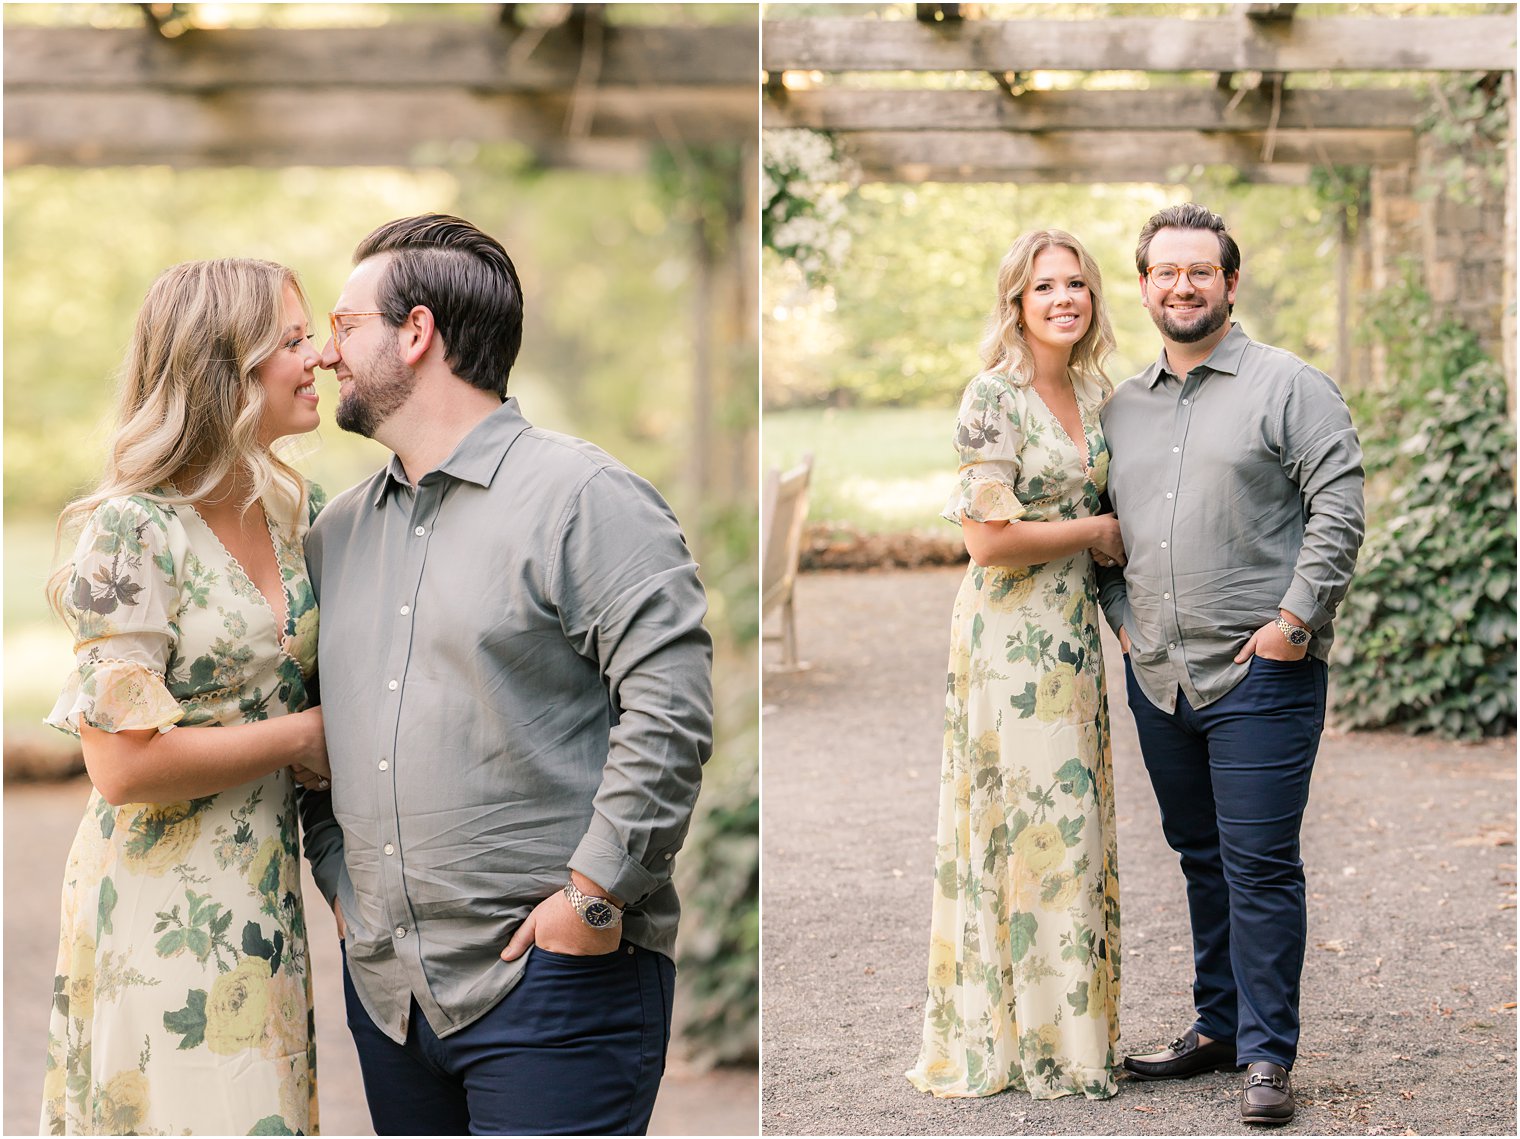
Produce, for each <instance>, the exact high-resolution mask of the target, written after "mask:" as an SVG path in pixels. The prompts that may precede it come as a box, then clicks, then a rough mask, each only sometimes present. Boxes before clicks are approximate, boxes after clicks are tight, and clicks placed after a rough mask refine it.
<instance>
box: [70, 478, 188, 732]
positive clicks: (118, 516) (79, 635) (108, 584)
mask: <svg viewBox="0 0 1520 1139" xmlns="http://www.w3.org/2000/svg"><path fill="white" fill-rule="evenodd" d="M169 518H170V515H169V513H168V512H167V511H166V510H165V509H164V508H163V507H162V506H160V505H159V504H158V503H156V502H153V501H152V500H150V499H147V498H142V497H138V496H134V497H131V498H115V499H111V500H109V501H107V502H105V503H102V504H101V505H100V506H99V507H98V508H97V509H96V511H95V513H94V514H93V515H91V517H90V520H89V522H88V523H86V525H85V528H84V532H83V533H82V534H80V536H79V545H78V546H77V547H76V549H75V551H74V572H73V574H72V576H71V577H70V579H69V583H68V586H67V593H66V594H65V597H64V609H65V611H66V613H67V615H68V618H69V622H70V624H71V625H73V627H74V653H75V661H76V667H75V669H74V672H73V674H72V675H71V676H70V677H69V679H68V681H67V682H66V683H65V684H64V688H63V694H62V695H61V696H59V697H58V703H57V704H56V705H54V707H53V711H52V712H51V713H50V714H49V715H48V717H47V722H48V723H49V724H52V725H53V726H54V727H55V728H59V729H62V730H63V731H66V732H70V733H72V734H74V735H78V734H79V729H80V726H81V725H82V724H88V725H89V726H90V727H93V728H100V729H102V730H103V731H107V732H119V731H125V730H142V729H148V728H157V729H159V730H161V731H167V730H168V729H169V728H170V727H172V726H173V725H174V724H175V723H177V722H178V721H179V719H180V718H181V717H182V716H183V715H184V714H185V713H184V709H183V708H182V707H181V706H180V704H179V702H178V701H177V700H175V698H174V696H173V695H172V694H171V693H170V692H169V689H168V687H167V686H166V685H165V683H164V675H165V673H166V671H167V669H168V665H169V657H170V652H171V649H172V646H173V644H174V640H175V636H176V631H175V628H174V614H175V612H176V611H177V609H178V605H179V586H178V583H177V581H176V576H175V567H174V558H173V556H172V554H171V553H170V549H169V540H168V539H169Z"/></svg>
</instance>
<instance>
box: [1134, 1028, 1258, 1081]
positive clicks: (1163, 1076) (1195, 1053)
mask: <svg viewBox="0 0 1520 1139" xmlns="http://www.w3.org/2000/svg"><path fill="white" fill-rule="evenodd" d="M1124 1067H1125V1070H1126V1071H1128V1072H1129V1073H1130V1074H1131V1075H1132V1076H1135V1077H1136V1078H1137V1079H1141V1080H1185V1079H1187V1078H1188V1077H1189V1076H1196V1075H1197V1074H1198V1073H1199V1072H1221V1071H1227V1070H1229V1069H1232V1068H1234V1067H1235V1042H1234V1041H1233V1040H1210V1041H1209V1042H1208V1043H1207V1044H1200V1043H1199V1042H1198V1030H1197V1029H1194V1028H1190V1029H1188V1030H1187V1031H1186V1032H1184V1033H1183V1034H1182V1035H1181V1036H1179V1037H1178V1038H1177V1039H1176V1040H1173V1041H1172V1042H1171V1044H1169V1045H1167V1047H1165V1048H1163V1049H1162V1050H1161V1051H1160V1052H1148V1053H1146V1054H1145V1055H1144V1056H1126V1057H1124Z"/></svg>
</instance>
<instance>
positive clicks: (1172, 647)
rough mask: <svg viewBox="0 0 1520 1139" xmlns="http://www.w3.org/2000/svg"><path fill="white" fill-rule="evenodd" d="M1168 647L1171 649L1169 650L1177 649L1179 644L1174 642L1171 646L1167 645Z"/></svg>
mask: <svg viewBox="0 0 1520 1139" xmlns="http://www.w3.org/2000/svg"><path fill="white" fill-rule="evenodd" d="M1166 647H1167V648H1169V649H1175V648H1176V647H1177V642H1176V641H1173V642H1172V643H1171V644H1169V645H1167V646H1166Z"/></svg>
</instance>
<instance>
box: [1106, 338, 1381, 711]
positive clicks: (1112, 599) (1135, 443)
mask: <svg viewBox="0 0 1520 1139" xmlns="http://www.w3.org/2000/svg"><path fill="white" fill-rule="evenodd" d="M1103 432H1104V435H1105V436H1106V437H1107V439H1108V446H1109V450H1110V451H1111V452H1112V458H1111V460H1110V466H1109V473H1108V493H1109V498H1110V501H1111V502H1112V503H1113V507H1114V510H1115V512H1116V513H1117V514H1118V515H1119V526H1120V529H1121V530H1122V532H1123V534H1124V549H1125V554H1126V556H1127V557H1128V564H1126V565H1125V566H1124V568H1123V571H1122V572H1120V571H1119V570H1109V571H1102V572H1100V574H1099V587H1100V595H1101V599H1102V603H1103V609H1104V612H1105V615H1106V616H1107V617H1108V621H1109V624H1110V625H1112V626H1113V627H1114V629H1115V630H1117V629H1119V628H1120V627H1121V626H1122V627H1123V628H1124V629H1126V630H1127V631H1128V633H1129V638H1130V644H1131V646H1132V647H1131V652H1130V663H1131V665H1132V666H1133V668H1134V671H1135V678H1136V680H1137V681H1138V682H1139V684H1140V688H1141V689H1142V690H1143V691H1144V692H1145V694H1146V696H1148V697H1149V698H1150V700H1151V703H1153V704H1155V705H1156V706H1157V707H1158V708H1162V709H1164V710H1166V711H1168V712H1171V711H1173V710H1174V709H1175V708H1176V705H1177V690H1178V688H1181V689H1182V691H1183V692H1184V693H1186V695H1187V698H1188V703H1189V704H1191V705H1192V706H1193V707H1195V708H1201V707H1203V706H1205V705H1207V704H1210V703H1212V702H1214V701H1215V700H1218V699H1219V698H1220V697H1221V696H1223V695H1224V694H1225V693H1227V692H1229V691H1230V689H1231V688H1233V687H1235V685H1236V684H1238V683H1239V682H1240V680H1241V679H1242V678H1243V677H1244V676H1245V675H1246V672H1247V671H1248V669H1249V667H1250V663H1249V661H1248V662H1247V663H1245V664H1236V663H1235V660H1234V658H1235V654H1236V653H1237V652H1239V651H1240V649H1241V647H1242V646H1243V645H1244V644H1245V643H1246V641H1247V640H1249V639H1250V636H1251V634H1252V633H1254V632H1256V630H1257V629H1259V628H1261V627H1262V626H1263V625H1265V624H1266V623H1267V622H1268V621H1272V620H1275V619H1276V618H1277V611H1278V609H1279V608H1281V609H1286V610H1288V611H1289V612H1290V613H1293V614H1295V615H1296V616H1298V617H1299V618H1301V619H1302V620H1303V621H1304V623H1305V624H1307V625H1308V627H1309V629H1310V631H1311V633H1312V637H1311V639H1310V641H1309V652H1310V653H1311V654H1312V655H1313V656H1315V657H1318V658H1319V659H1321V660H1328V659H1329V655H1330V645H1331V642H1332V641H1333V640H1334V635H1335V634H1334V629H1333V627H1332V625H1331V618H1332V617H1333V616H1334V615H1335V609H1336V606H1337V605H1338V604H1339V603H1340V601H1341V598H1343V597H1344V596H1345V595H1346V587H1347V585H1348V584H1349V583H1350V581H1351V571H1352V568H1353V567H1354V566H1355V564H1356V552H1357V549H1358V548H1359V547H1360V546H1361V544H1362V532H1363V516H1362V449H1361V446H1360V445H1359V444H1358V442H1357V438H1356V429H1355V428H1354V427H1352V425H1351V413H1350V411H1349V410H1348V409H1347V407H1346V401H1345V400H1344V399H1342V398H1341V393H1340V390H1339V389H1338V388H1336V386H1335V383H1334V381H1333V380H1331V379H1330V377H1329V376H1327V375H1325V374H1324V373H1323V372H1321V371H1318V370H1317V369H1315V368H1312V367H1310V366H1309V365H1308V364H1305V363H1304V362H1303V361H1302V360H1300V359H1299V358H1298V357H1296V356H1294V355H1293V354H1292V353H1290V352H1285V351H1283V350H1282V349H1280V348H1273V347H1271V346H1270V345H1267V344H1260V343H1258V342H1257V341H1255V340H1252V339H1251V338H1250V337H1249V336H1247V335H1246V334H1245V332H1244V331H1242V330H1241V327H1240V325H1238V324H1236V325H1232V326H1231V328H1230V331H1229V332H1228V333H1227V334H1226V335H1225V337H1224V339H1223V340H1221V341H1220V342H1219V343H1218V344H1217V345H1216V346H1215V347H1214V351H1213V352H1211V353H1210V354H1209V358H1208V359H1207V360H1205V361H1204V362H1203V363H1202V364H1200V365H1198V367H1196V368H1194V369H1193V370H1192V371H1191V372H1189V373H1188V374H1187V375H1186V376H1184V377H1178V376H1176V375H1174V374H1173V373H1172V372H1171V370H1170V369H1169V368H1168V366H1167V362H1166V353H1165V351H1163V352H1162V353H1161V357H1160V359H1158V360H1157V361H1156V362H1155V363H1154V364H1152V365H1151V366H1150V367H1149V368H1147V369H1146V370H1145V371H1143V372H1141V373H1140V374H1139V375H1138V376H1135V377H1133V378H1131V379H1129V380H1127V381H1126V382H1125V383H1123V384H1120V385H1119V387H1118V389H1117V390H1116V391H1115V392H1114V394H1113V396H1112V398H1110V400H1109V401H1108V404H1107V405H1106V406H1105V407H1104V409H1103Z"/></svg>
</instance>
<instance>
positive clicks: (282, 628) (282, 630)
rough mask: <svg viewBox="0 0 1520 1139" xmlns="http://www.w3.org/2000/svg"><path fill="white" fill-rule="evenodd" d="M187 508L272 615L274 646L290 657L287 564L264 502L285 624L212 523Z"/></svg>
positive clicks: (265, 523) (195, 511) (190, 503)
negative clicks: (282, 556) (286, 582)
mask: <svg viewBox="0 0 1520 1139" xmlns="http://www.w3.org/2000/svg"><path fill="white" fill-rule="evenodd" d="M184 505H185V506H186V507H187V508H188V509H189V511H190V513H191V514H193V515H195V520H196V521H197V522H199V523H200V524H201V528H202V529H203V530H205V531H206V533H207V534H208V535H210V537H211V540H212V541H213V542H215V543H216V547H217V549H218V550H220V551H221V554H222V559H223V560H224V561H225V562H226V563H227V566H228V568H229V569H231V570H232V571H233V572H235V573H236V574H237V575H238V576H239V577H241V578H242V579H243V581H245V582H246V583H247V585H248V592H249V593H250V594H251V595H252V597H253V598H254V599H256V600H257V601H258V603H259V604H260V605H262V606H263V608H264V611H265V612H266V613H268V614H269V620H270V623H271V624H272V625H273V626H274V639H275V645H276V647H277V648H278V649H279V650H280V653H281V654H282V655H284V656H287V657H289V656H290V653H289V652H288V651H287V650H286V638H287V636H288V630H289V628H290V610H291V601H290V590H289V589H288V588H286V585H285V563H284V562H283V561H282V560H281V558H280V540H279V537H278V535H276V534H275V532H274V521H273V520H272V519H271V518H270V516H269V510H268V508H267V507H265V505H264V503H263V501H262V500H260V502H259V509H260V510H262V511H263V513H264V529H265V530H266V531H268V533H269V545H270V549H271V551H272V552H273V553H274V564H275V569H277V570H278V571H279V574H280V600H281V601H282V602H283V603H284V606H283V607H284V610H285V619H284V621H283V622H282V621H281V620H280V615H279V614H278V613H276V612H275V608H274V602H272V601H270V600H269V598H268V596H266V595H265V593H264V591H263V590H262V589H260V588H259V587H258V583H257V582H255V581H254V580H253V577H252V575H251V574H249V572H248V571H247V570H246V569H244V568H243V563H242V562H240V561H238V560H237V558H236V557H234V556H233V553H232V551H231V550H229V549H228V548H227V543H225V542H223V541H222V539H221V536H220V535H218V534H217V532H216V531H215V530H214V529H212V527H211V523H209V522H207V521H206V519H205V516H204V515H202V514H201V512H200V511H199V510H197V509H196V508H195V503H193V502H186V503H185V504H184ZM291 659H292V660H294V659H295V658H293V657H292V658H291Z"/></svg>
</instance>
